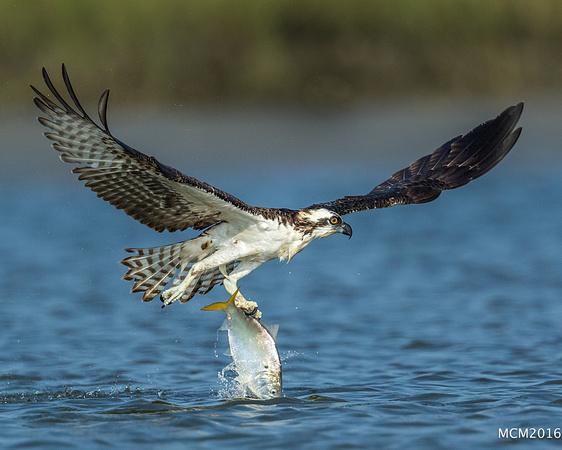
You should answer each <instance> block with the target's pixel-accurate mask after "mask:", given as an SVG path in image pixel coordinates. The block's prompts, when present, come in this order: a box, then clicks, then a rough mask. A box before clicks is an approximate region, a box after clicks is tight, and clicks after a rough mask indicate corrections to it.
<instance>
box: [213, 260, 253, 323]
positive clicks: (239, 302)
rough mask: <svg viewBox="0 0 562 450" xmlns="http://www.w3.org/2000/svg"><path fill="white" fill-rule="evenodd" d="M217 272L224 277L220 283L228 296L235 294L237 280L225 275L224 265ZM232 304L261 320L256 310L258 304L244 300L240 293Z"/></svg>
mask: <svg viewBox="0 0 562 450" xmlns="http://www.w3.org/2000/svg"><path fill="white" fill-rule="evenodd" d="M219 270H220V272H221V273H222V275H223V276H224V280H223V281H222V283H223V284H224V288H225V289H226V291H227V292H228V293H229V294H230V295H233V294H234V293H235V292H236V289H238V287H237V286H236V284H237V281H238V278H237V277H230V276H229V274H227V273H226V266H225V265H222V266H220V267H219ZM234 302H235V304H236V306H237V307H238V308H240V309H244V310H246V311H248V312H249V313H250V315H252V316H253V317H255V318H256V319H259V318H261V311H260V310H259V309H258V304H257V303H256V302H252V301H249V300H246V299H245V298H244V296H243V295H242V294H241V293H240V291H238V294H237V295H236V298H235V299H234Z"/></svg>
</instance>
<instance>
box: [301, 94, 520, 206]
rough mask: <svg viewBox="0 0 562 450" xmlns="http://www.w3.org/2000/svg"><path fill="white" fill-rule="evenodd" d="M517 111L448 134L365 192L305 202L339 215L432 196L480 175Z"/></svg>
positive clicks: (502, 146) (499, 155) (509, 139)
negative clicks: (442, 141)
mask: <svg viewBox="0 0 562 450" xmlns="http://www.w3.org/2000/svg"><path fill="white" fill-rule="evenodd" d="M522 112H523V103H519V104H517V105H515V106H511V107H509V108H507V109H506V110H505V111H503V112H502V113H501V114H500V115H499V116H498V117H496V118H495V119H492V120H489V121H488V122H485V123H483V124H481V125H479V126H478V127H476V128H475V129H473V130H472V131H470V132H469V133H467V134H466V135H464V136H457V137H456V138H453V139H451V140H450V141H448V142H446V143H445V144H443V145H442V146H441V147H439V148H438V149H437V150H435V151H434V152H433V153H431V154H429V155H427V156H424V157H423V158H420V159H418V160H417V161H415V162H413V163H412V164H411V165H410V166H408V167H406V168H405V169H402V170H400V171H398V172H396V173H395V174H393V175H392V176H391V177H390V178H389V179H388V180H386V181H385V182H383V183H381V184H379V185H378V186H376V187H375V188H374V189H373V190H372V191H371V192H369V193H368V194H366V195H356V196H348V197H344V198H340V199H337V200H334V201H331V202H327V203H319V204H315V205H312V206H310V207H309V208H310V209H314V208H326V209H330V210H332V211H335V212H337V213H338V214H340V215H342V216H343V215H345V214H351V213H354V212H357V211H365V210H369V209H377V208H388V207H390V206H393V205H406V204H411V203H426V202H430V201H432V200H435V199H436V198H437V197H439V195H440V194H441V192H443V191H444V190H447V189H455V188H458V187H460V186H464V185H465V184H467V183H468V182H470V181H472V180H474V179H476V178H478V177H480V176H482V175H484V174H485V173H487V172H488V171H489V170H491V169H492V168H494V167H495V166H496V165H497V164H498V163H499V162H500V161H501V160H502V159H503V158H504V157H505V156H506V155H507V154H508V153H509V151H510V150H511V149H512V148H513V146H514V145H515V142H517V139H518V138H519V135H520V134H521V128H518V129H516V130H515V131H514V128H515V125H516V124H517V121H518V120H519V118H520V117H521V113H522Z"/></svg>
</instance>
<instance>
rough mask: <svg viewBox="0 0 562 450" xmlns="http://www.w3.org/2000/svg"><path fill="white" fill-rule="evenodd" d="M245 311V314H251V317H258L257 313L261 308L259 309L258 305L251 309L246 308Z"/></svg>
mask: <svg viewBox="0 0 562 450" xmlns="http://www.w3.org/2000/svg"><path fill="white" fill-rule="evenodd" d="M243 311H244V314H246V315H247V316H251V317H253V318H254V319H256V318H257V317H256V314H257V313H259V312H260V310H259V309H258V308H257V307H256V308H253V309H251V310H248V309H244V310H243Z"/></svg>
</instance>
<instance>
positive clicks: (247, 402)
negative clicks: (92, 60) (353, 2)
mask: <svg viewBox="0 0 562 450" xmlns="http://www.w3.org/2000/svg"><path fill="white" fill-rule="evenodd" d="M53 156H54V155H53ZM420 156H421V155H420ZM163 159H164V160H165V161H166V158H163ZM166 162H170V161H169V160H167V161H166ZM179 167H181V165H180V166H179ZM399 168H400V167H393V168H391V171H392V170H397V169H399ZM560 168H561V167H560V164H559V163H556V164H551V165H550V166H549V167H547V165H546V164H544V165H543V166H541V167H539V169H540V170H539V169H537V168H536V167H535V168H534V169H533V170H527V168H526V167H523V166H522V165H517V164H515V165H510V164H509V163H506V164H504V165H502V166H500V167H498V168H496V169H494V171H492V172H490V173H489V174H488V175H486V176H485V177H484V178H483V179H481V180H478V181H476V182H474V183H472V184H470V185H469V186H466V187H464V188H462V189H459V190H458V191H455V192H448V193H445V194H444V195H443V196H442V197H441V198H440V199H438V200H437V201H435V202H433V203H430V204H426V205H416V206H408V207H400V206H399V207H394V208H391V209H388V210H384V211H376V212H370V213H359V214H355V215H353V216H349V217H348V218H347V221H348V222H349V223H350V224H351V226H352V227H353V230H354V234H353V238H352V239H351V240H347V239H346V238H345V237H344V236H339V235H338V236H332V237H330V238H328V239H324V240H322V241H318V242H314V243H312V244H311V245H310V246H309V247H308V248H307V249H306V250H305V251H304V252H302V253H301V254H299V255H297V256H296V257H295V259H294V260H293V261H291V263H290V264H288V265H287V264H285V263H278V262H275V261H272V262H269V263H266V264H264V265H263V266H262V267H260V268H259V269H258V270H256V271H255V272H254V273H252V274H251V275H250V276H248V277H246V278H244V279H243V280H242V282H241V287H242V290H243V292H244V294H245V296H246V297H247V298H249V299H253V300H257V301H258V302H259V304H260V309H261V310H262V311H263V313H264V319H265V320H266V321H267V322H269V323H279V324H280V331H279V337H278V341H277V342H278V347H279V352H280V354H281V357H282V359H283V370H284V372H283V381H284V396H283V397H282V398H279V399H274V400H268V401H259V400H252V399H237V398H232V397H231V396H229V392H228V390H226V391H225V389H224V385H223V384H221V382H220V379H219V374H220V372H221V371H222V369H223V368H224V367H225V366H226V365H227V364H228V363H229V362H230V358H229V357H227V356H225V355H224V354H223V353H224V350H226V348H227V345H228V344H227V340H226V337H225V336H224V335H223V334H224V333H219V334H217V329H218V327H219V326H220V324H221V322H222V316H221V315H220V314H209V313H205V312H201V311H200V308H202V307H203V306H205V305H207V304H209V303H212V302H216V301H226V299H227V298H228V296H227V294H226V292H225V291H224V289H223V288H222V287H218V286H217V287H215V289H213V291H212V292H211V293H210V294H208V295H207V296H205V297H202V296H198V297H196V298H195V299H194V300H192V301H191V302H189V303H187V304H184V305H180V304H174V305H171V306H170V307H167V308H165V309H161V308H160V306H161V304H160V302H157V301H154V302H151V303H148V304H144V303H142V302H141V301H140V298H139V296H138V295H136V294H129V289H130V287H131V284H130V283H128V282H125V281H123V280H121V277H122V275H123V274H124V273H125V267H123V266H121V265H120V264H119V260H120V259H122V258H123V257H124V256H126V255H125V253H124V252H123V248H125V247H143V246H155V245H162V244H165V243H170V242H175V241H178V240H181V239H183V238H187V237H191V236H194V234H192V233H189V232H187V233H184V234H183V235H177V234H162V235H160V234H157V233H155V232H152V231H151V230H149V229H148V228H146V227H143V226H141V225H139V224H137V223H136V222H134V221H133V220H132V219H130V218H128V217H127V216H126V215H125V214H123V213H122V212H119V211H115V210H113V208H112V207H110V206H109V205H108V204H106V203H104V202H102V201H100V200H98V199H97V198H96V197H95V195H94V194H92V193H91V192H89V191H88V190H86V189H84V188H83V187H81V186H80V183H78V182H76V181H74V180H73V179H72V178H73V177H72V176H71V175H68V177H67V179H66V180H65V181H64V182H63V181H61V182H57V183H55V182H51V183H43V184H40V183H33V182H25V183H24V182H15V183H11V185H10V186H8V185H6V184H4V185H3V188H2V190H1V192H0V214H1V216H2V218H3V220H2V221H0V234H1V236H2V239H1V241H0V288H1V292H2V314H1V315H0V339H1V342H2V345H1V346H0V446H2V447H16V446H26V447H42V448H44V447H53V448H55V447H56V448H60V447H94V446H102V445H111V446H113V447H123V448H131V447H137V446H141V447H159V448H174V447H178V448H180V447H181V448H185V446H188V445H189V446H197V447H198V448H214V447H217V446H219V445H220V446H227V447H230V446H232V447H243V446H244V447H250V446H253V447H255V446H262V445H264V444H265V445H268V446H272V447H281V446H283V447H285V446H290V445H293V446H295V445H298V446H300V447H302V446H309V447H313V446H314V447H332V448H334V447H367V446H372V445H379V446H384V447H389V448H404V447H422V446H423V447H428V446H432V447H437V448H438V447H459V445H470V446H484V447H492V446H496V445H501V444H505V443H508V440H506V439H498V429H499V428H504V429H505V428H512V427H522V428H524V427H536V428H538V427H543V428H551V429H555V428H557V427H560V426H562V410H561V407H562V391H561V386H562V370H561V369H560V367H561V362H562V361H561V359H562V353H561V352H560V348H561V347H562V327H561V326H560V318H561V317H562V302H561V293H562V277H561V268H562V264H561V263H562V258H561V256H560V255H561V251H562V208H560V206H559V205H560V198H559V197H560V192H562V179H561V177H560V176H559V173H560ZM354 170H355V169H354ZM344 172H345V173H344V174H343V175H342V171H341V170H340V167H338V166H330V165H329V164H324V165H323V166H322V170H319V171H318V172H317V173H310V172H309V171H307V170H306V168H304V167H303V168H302V169H301V170H298V169H295V171H291V173H290V175H291V176H290V178H289V177H288V172H287V171H286V170H285V169H283V168H275V167H264V170H261V171H255V170H250V169H248V171H247V172H240V170H237V171H236V172H232V171H222V172H219V173H216V174H215V177H216V179H220V180H223V184H221V185H219V187H223V188H226V189H230V188H231V187H233V186H235V187H236V192H235V194H236V195H238V196H240V197H241V198H242V199H245V200H250V202H252V203H257V204H260V205H272V206H288V207H299V206H306V205H308V204H310V203H313V202H315V201H323V200H329V199H331V198H334V197H335V196H336V195H344V194H357V193H360V192H363V191H366V190H368V189H370V188H371V187H372V186H374V184H375V183H377V182H380V181H382V180H384V179H385V178H386V177H387V176H388V175H389V174H390V173H391V172H387V171H383V170H380V169H378V170H377V171H375V172H374V173H373V170H372V169H369V170H367V168H362V169H360V168H357V170H356V171H355V172H353V171H352V170H347V171H344ZM64 173H66V172H64ZM241 179H242V180H244V182H241V181H240V180H241ZM357 186H362V188H361V189H359V190H358V189H357ZM281 187H282V189H281ZM367 187H368V188H367ZM548 442H552V443H554V440H551V441H548V440H543V441H542V443H543V444H545V443H548ZM556 443H559V440H558V441H557V442H556Z"/></svg>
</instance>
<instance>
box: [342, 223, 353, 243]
mask: <svg viewBox="0 0 562 450" xmlns="http://www.w3.org/2000/svg"><path fill="white" fill-rule="evenodd" d="M341 232H342V234H345V235H346V236H349V239H351V235H352V234H353V230H352V229H351V227H350V226H349V225H348V224H347V223H345V222H343V223H342V224H341Z"/></svg>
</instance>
